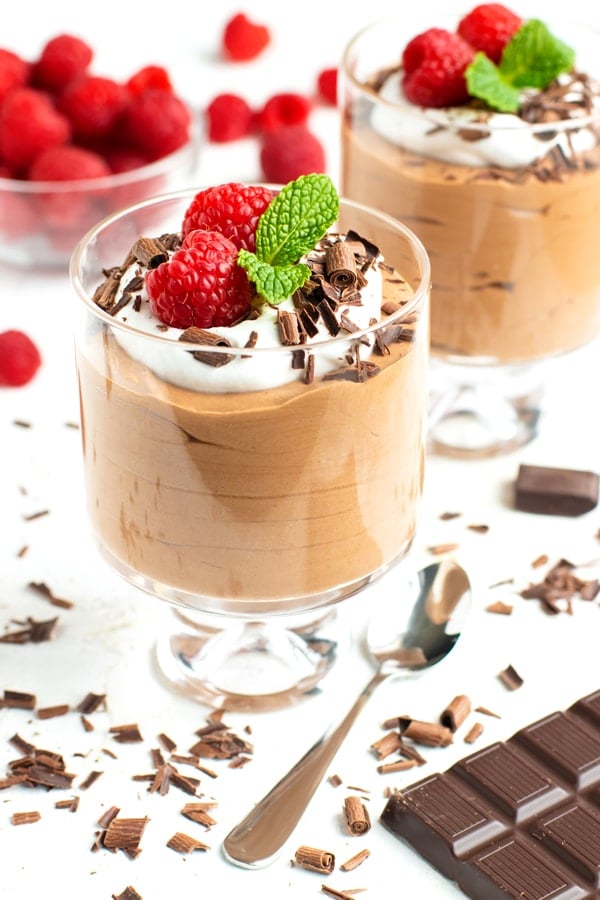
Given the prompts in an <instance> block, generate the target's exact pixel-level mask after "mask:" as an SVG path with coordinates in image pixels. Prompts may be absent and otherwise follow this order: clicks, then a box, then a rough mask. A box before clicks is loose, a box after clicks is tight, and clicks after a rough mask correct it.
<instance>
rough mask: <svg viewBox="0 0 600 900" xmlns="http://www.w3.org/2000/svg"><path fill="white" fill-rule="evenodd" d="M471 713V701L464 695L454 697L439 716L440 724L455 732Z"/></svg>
mask: <svg viewBox="0 0 600 900" xmlns="http://www.w3.org/2000/svg"><path fill="white" fill-rule="evenodd" d="M470 712H471V700H470V699H469V697H467V695H466V694H458V695H457V696H456V697H454V698H453V699H452V700H451V701H450V703H449V704H448V706H447V707H446V709H444V710H443V712H442V714H441V715H440V722H441V723H442V725H444V726H445V727H446V728H449V729H450V731H457V729H458V728H460V726H461V725H462V723H463V722H464V721H465V719H466V718H467V716H468V715H469V713H470Z"/></svg>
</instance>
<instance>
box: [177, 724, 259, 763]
mask: <svg viewBox="0 0 600 900" xmlns="http://www.w3.org/2000/svg"><path fill="white" fill-rule="evenodd" d="M189 752H190V753H192V754H193V755H194V756H200V757H203V758H205V759H233V757H235V756H238V754H240V753H252V752H253V747H252V745H251V744H249V743H248V742H247V741H245V740H244V739H243V738H241V737H239V736H238V735H236V734H233V732H231V731H228V730H226V729H219V731H217V732H212V733H208V734H207V733H205V734H204V735H203V737H202V738H201V740H199V741H197V742H196V743H195V744H194V745H193V747H190V750H189Z"/></svg>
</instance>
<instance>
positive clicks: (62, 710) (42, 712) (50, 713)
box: [36, 703, 70, 719]
mask: <svg viewBox="0 0 600 900" xmlns="http://www.w3.org/2000/svg"><path fill="white" fill-rule="evenodd" d="M69 709H70V707H69V704H68V703H59V704H57V705H56V706H44V707H42V708H41V709H38V710H37V713H36V715H37V717H38V719H54V718H56V717H57V716H64V715H66V714H67V713H68V712H69Z"/></svg>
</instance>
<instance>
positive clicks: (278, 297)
mask: <svg viewBox="0 0 600 900" xmlns="http://www.w3.org/2000/svg"><path fill="white" fill-rule="evenodd" d="M238 265H240V266H241V267H242V269H245V270H246V271H247V273H248V278H249V279H250V281H253V282H254V284H255V287H256V292H257V294H260V295H261V296H262V297H266V298H267V299H268V300H269V301H270V302H271V303H281V301H282V300H285V299H286V297H289V296H290V295H291V294H293V293H294V291H295V290H297V289H298V288H299V287H302V285H303V284H304V282H305V281H307V280H308V279H309V278H310V269H309V268H308V266H305V265H303V264H300V265H287V266H272V265H271V264H270V263H266V262H261V261H260V260H259V259H258V258H257V256H256V254H255V253H250V252H249V251H248V250H240V252H239V254H238Z"/></svg>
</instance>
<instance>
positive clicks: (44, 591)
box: [27, 581, 74, 609]
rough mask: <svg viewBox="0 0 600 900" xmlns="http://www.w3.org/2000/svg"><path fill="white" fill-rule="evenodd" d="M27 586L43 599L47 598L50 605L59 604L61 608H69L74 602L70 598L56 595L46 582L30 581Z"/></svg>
mask: <svg viewBox="0 0 600 900" xmlns="http://www.w3.org/2000/svg"><path fill="white" fill-rule="evenodd" d="M27 587H29V588H31V590H32V591H36V592H37V593H38V594H40V595H41V596H42V597H44V599H46V600H49V601H50V603H51V604H52V606H60V607H61V608H62V609H71V608H72V607H73V606H74V604H73V603H72V602H71V600H64V599H63V598H62V597H57V596H56V594H54V593H53V592H52V591H51V590H50V588H49V587H48V585H47V584H44V582H42V581H30V582H29V584H28V585H27Z"/></svg>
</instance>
